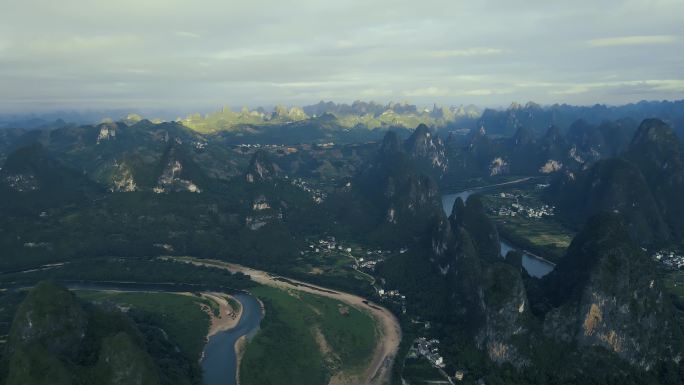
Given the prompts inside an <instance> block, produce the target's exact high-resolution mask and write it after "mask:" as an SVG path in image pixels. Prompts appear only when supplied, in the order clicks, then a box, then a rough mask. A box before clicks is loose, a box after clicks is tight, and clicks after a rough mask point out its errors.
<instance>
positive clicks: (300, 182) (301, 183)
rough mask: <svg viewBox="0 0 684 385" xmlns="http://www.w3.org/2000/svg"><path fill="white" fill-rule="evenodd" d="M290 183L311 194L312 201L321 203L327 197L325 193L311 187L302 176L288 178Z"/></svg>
mask: <svg viewBox="0 0 684 385" xmlns="http://www.w3.org/2000/svg"><path fill="white" fill-rule="evenodd" d="M286 179H287V178H286ZM290 184H292V185H293V186H295V187H299V188H300V189H302V190H304V191H306V192H308V193H309V194H311V199H313V201H314V202H316V203H322V202H323V201H324V200H325V198H326V197H327V195H326V193H324V192H323V191H321V190H318V189H315V188H313V187H311V186H310V185H309V184H308V183H307V182H306V181H305V180H304V179H302V178H294V179H292V180H290Z"/></svg>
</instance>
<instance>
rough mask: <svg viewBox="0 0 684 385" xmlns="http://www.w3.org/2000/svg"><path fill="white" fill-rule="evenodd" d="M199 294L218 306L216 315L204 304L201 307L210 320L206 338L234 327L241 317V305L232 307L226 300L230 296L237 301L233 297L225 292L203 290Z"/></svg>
mask: <svg viewBox="0 0 684 385" xmlns="http://www.w3.org/2000/svg"><path fill="white" fill-rule="evenodd" d="M200 296H202V298H206V299H207V300H209V301H213V302H214V303H216V304H217V305H218V306H219V311H218V313H219V314H218V316H217V315H216V314H215V313H214V311H213V309H211V308H210V307H208V306H206V305H205V306H204V307H203V309H204V311H206V312H207V314H209V317H210V320H211V325H210V326H209V332H208V333H207V339H208V338H209V337H211V336H213V335H215V334H216V333H219V332H222V331H226V330H230V329H232V328H234V327H235V326H237V324H238V323H239V322H240V318H241V317H242V306H240V307H238V308H237V309H234V308H233V306H231V305H230V304H229V303H228V300H227V298H232V299H233V300H234V301H237V299H235V297H233V296H231V295H228V294H225V293H217V292H203V293H200ZM238 303H239V301H238Z"/></svg>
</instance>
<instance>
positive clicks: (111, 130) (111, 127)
mask: <svg viewBox="0 0 684 385" xmlns="http://www.w3.org/2000/svg"><path fill="white" fill-rule="evenodd" d="M98 128H99V129H100V131H99V132H98V134H97V142H96V143H97V144H100V143H102V142H104V141H107V140H113V139H116V131H117V125H116V123H103V124H100V125H99V126H98Z"/></svg>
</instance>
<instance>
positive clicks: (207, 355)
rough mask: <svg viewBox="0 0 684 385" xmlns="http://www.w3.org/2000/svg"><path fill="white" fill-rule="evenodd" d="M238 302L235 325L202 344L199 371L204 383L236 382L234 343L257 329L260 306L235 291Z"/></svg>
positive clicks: (227, 383) (226, 384)
mask: <svg viewBox="0 0 684 385" xmlns="http://www.w3.org/2000/svg"><path fill="white" fill-rule="evenodd" d="M234 297H235V299H237V300H238V301H239V302H240V304H242V316H241V317H240V322H238V324H237V326H235V327H234V328H232V329H230V330H226V331H223V332H220V333H217V334H215V335H213V336H211V337H210V338H209V342H207V345H206V346H205V347H204V358H203V359H202V372H203V374H204V385H236V384H237V381H236V373H237V356H236V353H235V342H237V340H238V339H239V338H240V337H242V336H247V338H250V337H252V336H253V335H254V334H255V333H256V332H257V330H259V323H260V322H261V316H262V314H261V305H260V304H259V302H258V301H257V300H256V299H255V298H254V297H252V296H251V295H249V294H236V295H235V296H234Z"/></svg>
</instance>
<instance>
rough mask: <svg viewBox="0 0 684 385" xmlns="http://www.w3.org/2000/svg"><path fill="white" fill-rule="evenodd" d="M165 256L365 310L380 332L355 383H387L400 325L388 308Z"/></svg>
mask: <svg viewBox="0 0 684 385" xmlns="http://www.w3.org/2000/svg"><path fill="white" fill-rule="evenodd" d="M168 258H173V259H175V260H179V261H184V262H187V263H192V264H195V265H199V266H213V267H218V268H223V269H227V270H230V271H233V272H238V271H239V272H241V273H244V274H247V275H249V276H250V277H251V278H252V280H254V281H255V282H257V283H260V284H262V285H267V286H271V287H276V288H280V289H290V290H298V291H303V292H307V293H311V294H316V295H320V296H324V297H328V298H333V299H336V300H338V301H341V302H344V303H346V304H348V305H351V306H354V307H356V308H357V309H361V310H363V311H366V312H368V313H369V314H370V315H371V316H372V317H373V318H374V319H375V321H376V324H377V325H378V331H379V334H380V335H379V336H378V345H377V346H376V348H375V351H374V353H373V358H372V359H371V360H370V363H369V365H368V367H367V368H366V370H365V371H364V372H363V375H362V377H363V378H362V379H361V380H360V382H359V383H358V384H359V385H383V384H387V383H389V380H390V378H391V373H392V365H393V363H394V357H395V356H396V354H397V351H398V349H399V342H400V341H401V328H400V326H399V321H398V320H397V319H396V317H394V315H393V314H392V313H391V312H390V311H389V310H387V309H385V308H383V307H381V306H379V305H377V304H374V303H372V302H370V301H367V300H366V299H365V298H362V297H359V296H356V295H353V294H349V293H344V292H340V291H337V290H330V289H326V288H324V287H320V286H317V285H311V284H308V283H305V282H301V281H297V280H293V279H282V278H284V277H278V276H275V275H271V274H269V273H267V272H265V271H261V270H255V269H252V268H249V267H246V266H242V265H237V264H233V263H227V262H223V261H216V260H208V259H206V260H205V259H202V260H200V259H195V258H190V257H168Z"/></svg>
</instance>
